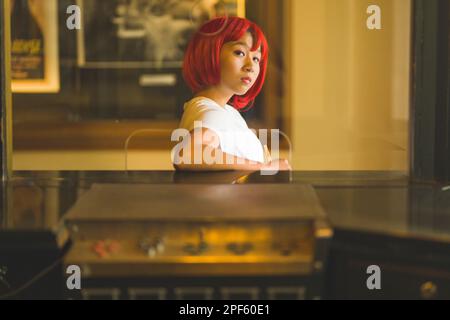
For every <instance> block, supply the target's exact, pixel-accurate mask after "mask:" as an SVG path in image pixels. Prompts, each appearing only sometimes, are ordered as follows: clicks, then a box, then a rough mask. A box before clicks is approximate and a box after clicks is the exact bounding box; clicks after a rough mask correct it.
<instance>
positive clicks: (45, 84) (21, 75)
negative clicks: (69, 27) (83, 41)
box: [10, 0, 60, 93]
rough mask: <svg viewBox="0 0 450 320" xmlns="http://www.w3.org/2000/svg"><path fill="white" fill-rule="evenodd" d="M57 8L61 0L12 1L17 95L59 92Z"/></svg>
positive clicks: (13, 81) (13, 76) (13, 72)
mask: <svg viewBox="0 0 450 320" xmlns="http://www.w3.org/2000/svg"><path fill="white" fill-rule="evenodd" d="M57 5H58V4H57V0H10V8H11V88H12V91H13V92H18V93H20V92H21V93H44V92H58V91H59V89H60V83H59V55H58V16H57V14H58V7H57Z"/></svg>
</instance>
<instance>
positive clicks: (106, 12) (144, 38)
mask: <svg viewBox="0 0 450 320" xmlns="http://www.w3.org/2000/svg"><path fill="white" fill-rule="evenodd" d="M77 4H78V5H79V6H80V8H81V12H82V25H83V27H82V32H80V33H79V37H78V41H77V42H78V65H79V66H80V67H86V68H142V67H148V68H178V67H181V61H182V58H183V53H184V49H185V47H186V45H187V42H188V40H189V38H190V36H191V34H192V33H193V32H194V31H195V30H196V29H197V28H198V27H199V26H200V25H201V24H202V23H203V22H204V21H207V20H209V19H210V18H212V17H215V16H218V15H225V14H228V15H230V16H236V15H238V16H244V15H245V0H96V1H91V0H77Z"/></svg>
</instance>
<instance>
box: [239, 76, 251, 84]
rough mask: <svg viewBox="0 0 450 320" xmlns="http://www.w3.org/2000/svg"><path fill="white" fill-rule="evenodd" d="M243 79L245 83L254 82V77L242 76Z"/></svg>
mask: <svg viewBox="0 0 450 320" xmlns="http://www.w3.org/2000/svg"><path fill="white" fill-rule="evenodd" d="M241 81H242V82H244V83H245V84H250V83H252V79H251V78H250V77H244V78H241Z"/></svg>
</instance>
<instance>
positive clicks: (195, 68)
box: [183, 17, 269, 110]
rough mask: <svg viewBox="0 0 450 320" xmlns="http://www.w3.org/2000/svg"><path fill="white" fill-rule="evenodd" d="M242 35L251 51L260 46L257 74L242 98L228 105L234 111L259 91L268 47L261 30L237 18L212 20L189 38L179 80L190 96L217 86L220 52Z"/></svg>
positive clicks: (242, 106)
mask: <svg viewBox="0 0 450 320" xmlns="http://www.w3.org/2000/svg"><path fill="white" fill-rule="evenodd" d="M246 32H250V33H251V35H252V37H253V48H251V50H252V51H256V50H257V49H258V48H259V47H261V60H260V62H259V63H260V73H259V76H258V79H256V81H255V83H254V84H253V86H252V87H251V88H250V89H249V90H248V91H247V93H246V94H245V95H242V96H238V95H234V96H233V97H232V98H231V104H232V105H233V107H234V108H236V109H237V110H241V109H243V108H244V107H245V106H247V105H249V104H250V106H249V108H247V110H248V109H250V108H251V107H252V106H253V101H254V100H255V98H256V96H257V95H258V94H259V92H260V91H261V88H262V86H263V84H264V80H265V77H266V68H267V57H268V51H269V48H268V46H267V40H266V37H265V36H264V34H263V32H262V31H261V29H260V28H259V27H258V26H257V25H256V24H255V23H253V22H251V21H249V20H247V19H244V18H239V17H219V18H214V19H212V20H210V21H208V22H206V23H205V24H203V25H202V26H201V27H200V29H199V30H198V31H197V32H196V33H195V34H194V35H193V37H192V38H191V40H190V42H189V44H188V46H187V49H186V53H185V55H184V62H183V77H184V79H185V81H186V83H187V84H188V86H189V87H190V88H191V90H192V92H193V93H197V92H199V91H201V90H202V89H205V88H207V87H209V86H214V85H217V84H219V83H220V51H221V49H222V46H223V45H224V44H225V43H227V42H230V41H237V40H239V39H240V38H241V37H242V36H243V35H244V34H245V33H246Z"/></svg>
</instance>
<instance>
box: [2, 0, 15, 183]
mask: <svg viewBox="0 0 450 320" xmlns="http://www.w3.org/2000/svg"><path fill="white" fill-rule="evenodd" d="M10 8H11V6H10V1H9V0H5V1H3V10H2V12H1V15H2V17H1V18H2V19H1V20H2V26H1V32H2V34H1V39H2V43H3V45H2V46H1V49H2V52H1V64H2V65H1V68H0V69H1V70H2V73H1V77H2V81H1V82H2V84H3V87H2V88H1V90H2V92H3V94H2V102H1V103H2V133H1V137H2V146H3V147H2V148H3V150H2V166H3V167H2V180H3V181H7V180H9V178H10V177H11V176H12V149H13V148H12V98H11V15H10V14H9V13H10V12H11V9H10Z"/></svg>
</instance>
